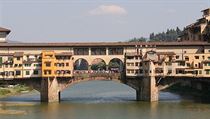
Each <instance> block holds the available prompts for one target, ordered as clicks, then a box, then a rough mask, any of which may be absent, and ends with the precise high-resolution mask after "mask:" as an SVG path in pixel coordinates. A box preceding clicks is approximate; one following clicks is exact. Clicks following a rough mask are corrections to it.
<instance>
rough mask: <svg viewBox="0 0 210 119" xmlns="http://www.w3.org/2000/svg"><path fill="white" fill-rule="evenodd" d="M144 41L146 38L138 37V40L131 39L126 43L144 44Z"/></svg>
mask: <svg viewBox="0 0 210 119" xmlns="http://www.w3.org/2000/svg"><path fill="white" fill-rule="evenodd" d="M146 41H147V39H146V38H144V37H140V38H132V39H130V40H129V41H128V42H146Z"/></svg>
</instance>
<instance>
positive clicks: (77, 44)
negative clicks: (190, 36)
mask: <svg viewBox="0 0 210 119" xmlns="http://www.w3.org/2000/svg"><path fill="white" fill-rule="evenodd" d="M142 45H143V46H144V45H150V46H151V45H153V46H206V45H208V46H210V43H207V42H199V41H197V42H187V41H186V42H75V43H72V42H67V43H65V42H64V43H0V47H88V46H90V47H106V46H110V47H112V46H118V47H119V46H121V47H130V46H131V47H135V46H142ZM144 47H145V46H144Z"/></svg>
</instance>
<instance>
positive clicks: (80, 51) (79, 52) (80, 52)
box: [74, 48, 89, 55]
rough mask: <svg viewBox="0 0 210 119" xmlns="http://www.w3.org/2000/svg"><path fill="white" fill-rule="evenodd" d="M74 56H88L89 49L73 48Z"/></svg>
mask: <svg viewBox="0 0 210 119" xmlns="http://www.w3.org/2000/svg"><path fill="white" fill-rule="evenodd" d="M74 55H89V48H74Z"/></svg>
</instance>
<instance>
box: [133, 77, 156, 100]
mask: <svg viewBox="0 0 210 119" xmlns="http://www.w3.org/2000/svg"><path fill="white" fill-rule="evenodd" d="M158 99H159V90H158V87H157V86H156V80H155V77H154V76H146V77H144V78H143V80H142V83H141V86H140V87H139V90H136V100H137V101H149V102H153V101H158Z"/></svg>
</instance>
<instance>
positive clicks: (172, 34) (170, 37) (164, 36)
mask: <svg viewBox="0 0 210 119" xmlns="http://www.w3.org/2000/svg"><path fill="white" fill-rule="evenodd" d="M181 34H182V31H181V30H180V29H179V28H178V27H177V28H176V30H175V29H167V31H166V32H162V33H158V34H155V33H151V34H150V36H149V39H150V40H149V41H150V42H153V41H166V42H171V41H176V40H177V38H178V37H179V36H180V35H181Z"/></svg>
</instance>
